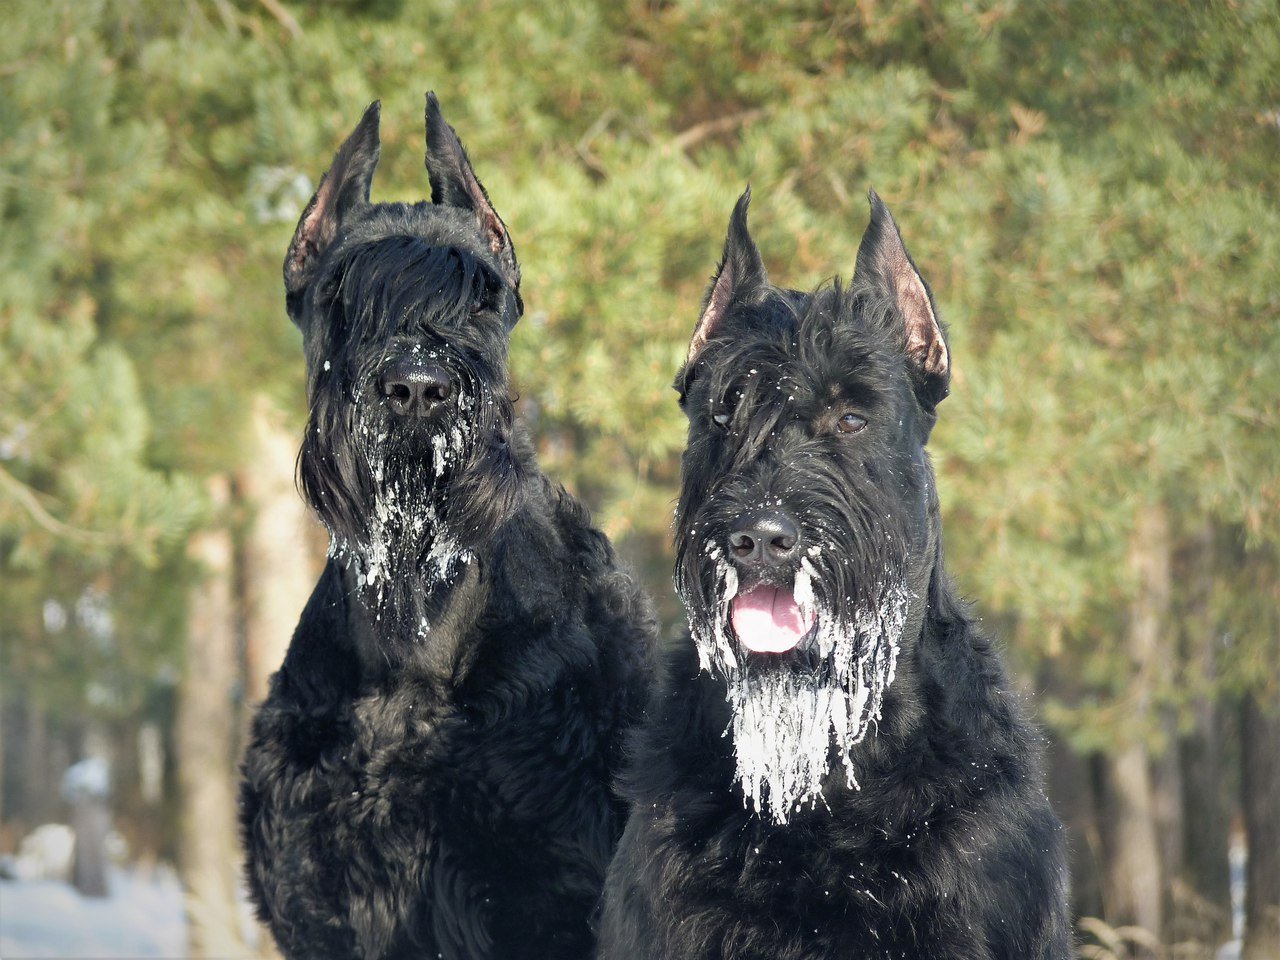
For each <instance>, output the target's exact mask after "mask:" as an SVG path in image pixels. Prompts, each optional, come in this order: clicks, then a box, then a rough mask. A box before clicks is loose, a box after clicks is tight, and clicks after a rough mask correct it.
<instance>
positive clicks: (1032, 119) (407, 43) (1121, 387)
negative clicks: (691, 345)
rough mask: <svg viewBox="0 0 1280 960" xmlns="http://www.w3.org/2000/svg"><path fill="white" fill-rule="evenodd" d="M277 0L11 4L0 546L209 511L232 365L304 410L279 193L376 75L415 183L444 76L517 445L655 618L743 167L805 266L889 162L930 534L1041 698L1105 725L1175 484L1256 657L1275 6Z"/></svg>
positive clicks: (6, 71)
mask: <svg viewBox="0 0 1280 960" xmlns="http://www.w3.org/2000/svg"><path fill="white" fill-rule="evenodd" d="M284 8H287V9H285V14H286V16H277V15H276V13H275V12H273V11H278V10H279V9H280V8H278V7H276V6H275V5H270V4H264V3H260V2H252V0H186V2H184V3H180V4H179V3H168V2H164V0H119V2H112V3H108V2H98V3H84V2H74V3H72V2H70V0H54V2H43V3H35V2H26V0H24V2H21V3H18V4H17V5H16V7H15V9H14V10H12V11H10V15H9V17H8V20H9V21H10V23H11V24H12V26H11V28H10V30H8V31H7V32H6V35H5V36H4V38H3V39H2V40H0V43H2V44H3V47H2V48H0V49H3V51H4V52H3V64H4V65H3V70H2V71H0V83H2V84H3V85H4V88H5V89H4V96H3V97H0V130H2V131H3V141H2V142H3V146H2V147H0V150H2V151H3V153H2V154H0V155H2V156H3V158H4V163H3V173H2V174H0V191H2V193H0V196H2V197H3V214H4V217H5V230H4V233H3V236H0V266H3V270H2V271H0V291H3V314H0V316H2V317H3V322H4V329H3V331H0V364H3V366H4V369H5V370H6V371H8V373H7V374H6V378H5V379H4V381H3V387H0V389H2V390H3V396H2V397H0V442H3V444H4V446H3V447H2V448H0V457H3V459H0V470H3V471H4V472H3V473H0V481H3V482H4V484H5V487H4V488H3V490H0V538H2V539H3V542H4V543H5V544H6V555H7V557H8V559H9V561H10V563H11V564H23V565H25V568H26V569H28V570H31V571H42V570H46V569H48V570H51V569H54V565H53V564H52V557H53V556H54V553H56V552H57V550H58V549H65V550H69V551H71V552H73V553H80V552H86V546H85V541H84V540H83V537H82V536H81V534H82V533H83V534H87V535H91V536H92V537H94V538H98V537H101V538H102V545H101V550H103V551H106V552H107V553H108V554H109V553H111V551H112V550H114V549H116V548H117V546H119V545H127V548H128V549H129V550H132V551H133V552H135V553H136V554H137V555H139V556H143V557H146V556H150V555H153V554H154V552H155V550H156V549H157V546H158V545H161V544H163V543H164V542H165V537H166V536H168V537H173V536H176V535H178V533H179V532H180V531H183V530H186V529H189V527H190V525H191V523H192V522H193V521H194V520H195V511H196V510H197V508H198V505H199V502H200V501H199V497H198V496H197V495H196V494H195V491H194V490H193V489H192V488H191V486H190V485H189V483H188V482H187V481H186V480H184V479H182V477H183V476H187V475H189V476H202V475H205V474H208V473H212V472H219V471H225V470H229V469H233V468H235V467H237V466H239V465H240V462H241V460H242V459H243V456H244V455H243V453H242V451H243V449H245V445H244V443H243V437H244V434H243V425H244V423H245V419H246V415H247V413H248V410H249V405H250V400H251V399H252V397H253V396H254V395H255V394H257V393H261V392H266V393H269V394H273V395H274V396H275V397H276V398H277V400H278V402H279V404H280V405H281V406H282V407H283V408H284V409H286V410H288V411H290V412H291V414H292V415H293V416H294V418H295V422H296V424H298V425H300V424H301V422H302V419H303V414H304V410H303V399H302V391H301V373H302V363H301V359H300V351H299V349H298V337H297V334H296V333H295V332H294V331H293V330H292V329H291V328H290V327H289V325H288V323H287V321H286V320H285V317H284V312H283V310H282V304H281V295H280V286H279V269H280V261H281V258H282V255H283V251H284V248H285V245H286V243H287V241H288V237H289V234H290V232H291V230H292V227H293V223H294V222H295V220H296V217H297V214H298V212H299V211H300V209H301V207H302V205H303V204H304V203H305V201H306V199H307V197H308V196H309V195H310V192H311V190H312V189H313V186H314V183H315V181H316V179H317V177H318V175H319V174H320V172H321V171H323V170H324V168H325V166H326V165H327V164H328V162H329V161H330V159H331V158H332V155H333V151H334V149H335V148H336V146H337V144H338V143H339V142H340V140H341V138H342V137H343V136H344V135H345V134H346V132H347V131H348V130H349V129H350V127H351V126H352V125H353V124H354V122H355V120H356V118H357V117H358V116H359V114H360V111H361V110H362V109H363V107H364V106H365V105H366V104H367V103H368V102H369V101H370V100H372V99H374V98H376V97H381V98H383V100H384V111H383V124H384V126H383V162H382V166H381V167H380V169H379V172H378V177H377V180H376V182H375V185H374V192H375V198H376V199H418V198H420V197H422V196H423V195H424V194H425V192H426V182H425V175H424V173H423V170H422V166H421V152H422V148H421V137H422V132H421V122H422V121H421V111H422V95H423V92H424V91H425V90H427V89H435V90H436V91H437V92H438V93H439V94H440V96H441V100H442V102H443V104H444V108H445V111H446V115H447V116H448V117H449V119H450V120H451V122H453V124H454V125H455V126H456V127H457V128H458V129H459V132H460V133H461V135H462V138H463V140H464V141H465V142H466V144H467V145H468V148H469V150H470V152H471V155H472V157H473V159H474V161H475V163H476V167H477V170H478V172H479V174H480V176H481V178H482V179H483V180H484V182H485V183H486V185H487V186H488V188H489V191H490V194H491V195H492V197H493V198H494V201H495V204H496V205H497V208H498V209H499V210H500V211H501V212H502V214H503V216H504V217H505V218H506V220H507V223H508V225H509V226H510V228H511V231H512V235H513V237H514V239H515V244H516V248H517V251H518V253H519V256H520V258H521V262H522V264H523V267H524V276H525V299H526V302H527V303H528V307H529V311H528V314H527V316H526V318H525V320H524V321H523V322H522V324H521V325H520V327H518V328H517V330H516V333H515V336H514V340H513V344H512V366H513V369H514V370H515V372H516V376H517V378H518V380H519V382H520V385H521V392H522V394H523V398H524V399H523V400H522V403H521V411H522V413H523V415H524V416H525V417H526V418H527V419H528V420H529V421H530V423H531V425H532V426H533V427H534V430H535V435H536V438H537V440H538V443H539V448H540V451H541V455H542V459H543V464H544V466H545V467H546V468H547V470H548V471H549V472H551V473H553V474H554V475H555V476H557V477H558V478H560V479H561V480H563V481H564V482H565V483H567V484H568V485H569V486H570V487H571V488H572V489H574V490H575V491H577V492H579V493H581V494H582V495H584V496H585V497H586V498H587V499H588V500H589V501H590V502H591V503H592V504H593V506H595V507H596V509H597V512H598V515H599V518H600V520H601V522H602V524H603V525H604V527H605V528H606V530H607V531H608V532H609V533H610V534H611V535H612V536H613V537H614V538H615V539H616V540H617V541H618V542H619V543H620V545H621V547H622V549H623V551H624V552H625V553H627V554H628V555H629V556H630V557H632V558H633V560H634V561H635V562H636V563H637V564H638V565H639V566H640V568H641V569H643V570H644V571H645V573H646V575H648V576H650V577H651V586H652V589H653V591H654V593H655V594H657V595H658V596H659V598H660V601H661V602H662V604H663V609H664V611H665V613H666V615H667V616H668V618H669V619H670V620H671V621H676V620H678V619H679V618H680V614H679V610H678V607H677V606H676V604H675V603H674V602H673V600H672V598H671V591H670V589H669V587H668V586H667V582H668V581H667V571H668V569H669V550H668V537H669V523H670V517H671V508H672V502H673V498H674V496H675V490H676V481H677V470H678V466H677V463H678V454H679V450H680V448H681V446H682V444H683V431H684V427H683V421H682V418H681V417H680V415H679V413H678V411H677V409H676V406H675V402H674V396H673V395H672V393H671V392H670V389H669V384H670V381H671V377H672V375H673V374H674V371H675V369H676V367H677V366H678V365H679V362H680V360H681V358H682V356H683V353H684V349H685V343H686V338H687V336H688V333H689V331H690V329H691V328H692V325H693V322H694V320H695V314H696V312H697V307H698V304H699V302H700V299H701V296H702V294H703V290H704V287H705V283H706V280H707V278H708V276H709V275H710V273H711V271H712V270H713V268H714V266H715V263H716V261H717V258H718V256H719V252H720V247H721V243H722V240H723V234H724V229H725V224H726V222H727V218H728V213H729V210H730V208H731V206H732V204H733V201H734V199H735V198H736V196H737V195H738V193H739V192H740V191H741V189H742V187H743V186H744V185H745V184H746V182H747V181H748V180H749V181H750V182H751V183H752V184H753V186H754V187H755V188H756V191H757V192H756V197H757V200H756V203H755V205H754V207H753V224H754V229H755V232H756V236H757V239H758V240H759V242H760V244H761V247H762V249H763V252H764V255H765V259H766V262H767V264H768V266H769V267H770V269H771V271H772V273H773V274H774V275H775V277H777V278H778V279H779V281H780V282H784V283H787V284H790V285H793V286H805V285H808V284H812V283H816V282H819V281H821V280H823V279H824V278H826V277H828V276H829V275H831V274H832V273H840V274H843V275H846V276H847V275H848V274H849V272H850V271H851V270H852V265H853V261H854V253H855V251H856V246H857V241H858V238H859V236H860V234H861V231H862V228H863V226H864V224H865V222H866V205H865V202H864V199H863V198H864V195H865V191H866V188H867V187H868V186H870V185H872V184H874V185H875V187H876V189H877V190H878V191H879V192H880V193H881V194H882V195H883V196H884V197H885V198H886V199H887V200H888V201H889V203H890V204H891V206H892V207H893V209H894V212H895V214H896V215H897V217H898V219H899V221H900V223H901V225H902V228H903V230H904V233H905V235H906V237H907V241H908V244H909V245H910V246H911V248H912V252H913V254H914V255H915V257H916V260H917V261H918V262H919V263H920V264H921V266H922V268H923V270H924V272H925V275H926V277H927V278H928V279H929V280H930V281H931V283H932V285H933V287H934V290H935V293H936V295H937V297H938V300H939V303H940V306H941V309H942V313H943V316H944V319H946V320H948V321H949V322H950V324H951V330H952V337H953V346H954V350H953V354H954V356H955V358H956V376H955V384H954V390H953V396H952V397H951V398H950V399H949V400H948V401H947V402H946V404H945V405H944V406H943V408H942V411H941V413H942V419H941V422H940V424H939V428H938V430H937V432H936V434H935V441H934V447H935V449H934V455H935V457H936V458H937V460H938V461H939V471H940V475H941V481H942V486H943V490H942V493H943V501H944V511H945V514H946V518H947V530H948V538H949V541H948V546H949V553H950V556H951V558H952V563H953V566H954V568H955V572H956V573H957V575H958V576H959V579H960V581H961V583H962V585H964V586H965V587H966V588H967V589H969V590H971V591H972V592H973V593H974V594H976V595H977V596H978V597H979V598H980V599H981V601H982V603H983V604H984V606H985V608H986V610H987V611H988V612H990V613H992V614H993V615H995V616H996V617H997V618H998V619H999V620H1000V621H1001V622H1002V623H1006V624H1009V626H1010V630H1011V635H1010V636H1009V637H1008V639H1009V640H1010V641H1011V645H1012V646H1013V648H1014V650H1015V652H1016V653H1017V654H1018V655H1019V656H1020V657H1022V658H1023V659H1024V660H1025V661H1026V663H1025V664H1024V665H1025V666H1028V667H1031V666H1034V665H1036V664H1038V663H1041V662H1044V661H1048V662H1049V663H1050V664H1051V665H1052V666H1055V667H1056V668H1057V669H1059V670H1061V671H1063V672H1064V673H1069V674H1070V675H1072V676H1073V677H1075V678H1077V681H1078V683H1079V684H1080V685H1081V695H1080V698H1079V699H1078V700H1076V701H1072V702H1062V703H1059V704H1056V705H1051V711H1052V712H1051V717H1052V719H1053V721H1054V723H1055V725H1058V726H1060V727H1061V728H1062V729H1064V730H1066V731H1068V732H1070V733H1071V734H1072V735H1073V736H1074V737H1075V738H1076V740H1077V742H1078V743H1088V744H1091V745H1102V746H1105V745H1106V744H1107V743H1108V742H1109V737H1110V736H1111V733H1110V730H1109V728H1108V727H1107V726H1106V722H1107V721H1105V719H1104V720H1099V718H1106V717H1108V716H1110V715H1109V714H1108V713H1107V712H1106V710H1099V709H1097V707H1098V705H1099V704H1102V705H1108V704H1110V705H1112V706H1115V705H1117V704H1120V705H1122V704H1123V698H1124V688H1125V681H1126V678H1127V677H1128V676H1129V668H1128V664H1127V658H1126V655H1125V653H1124V651H1123V644H1122V642H1121V637H1122V635H1123V631H1124V626H1125V617H1126V611H1127V609H1128V606H1129V603H1130V601H1131V599H1132V597H1133V595H1134V592H1135V590H1136V589H1137V588H1136V585H1135V583H1134V580H1133V577H1132V575H1131V573H1130V570H1129V566H1128V563H1127V557H1128V556H1129V554H1130V551H1131V548H1132V546H1133V544H1132V542H1131V541H1132V537H1133V535H1134V533H1133V528H1134V523H1133V518H1134V516H1135V512H1136V510H1137V509H1138V507H1139V506H1140V505H1141V504H1143V503H1148V502H1161V503H1163V504H1165V506H1166V507H1167V509H1168V510H1169V511H1170V512H1171V515H1172V517H1173V520H1174V527H1175V536H1177V537H1182V536H1185V535H1186V534H1188V532H1190V531H1194V530H1198V529H1200V528H1201V527H1202V525H1203V524H1204V523H1206V522H1207V523H1210V524H1213V525H1215V526H1216V527H1217V528H1218V529H1220V530H1222V531H1226V534H1224V539H1225V540H1226V541H1227V542H1228V543H1230V544H1231V546H1230V549H1229V550H1225V551H1224V552H1223V557H1224V559H1223V561H1222V562H1223V564H1224V569H1223V570H1222V572H1221V574H1220V582H1221V583H1222V585H1223V586H1222V590H1223V591H1225V593H1226V595H1227V596H1228V599H1227V600H1226V601H1223V602H1219V603H1218V606H1217V607H1216V608H1215V609H1217V610H1218V611H1219V619H1218V623H1219V627H1218V629H1220V630H1221V631H1223V632H1230V634H1231V636H1232V637H1234V638H1235V643H1234V645H1233V646H1232V651H1233V653H1232V655H1231V658H1229V659H1231V660H1232V662H1234V663H1238V664H1239V666H1238V668H1237V667H1229V669H1231V670H1233V671H1234V673H1235V675H1236V676H1238V677H1242V678H1254V679H1252V680H1248V681H1247V682H1250V683H1252V682H1256V677H1257V676H1258V674H1259V671H1258V670H1257V669H1256V664H1258V663H1262V662H1266V656H1264V654H1266V652H1267V651H1268V650H1269V649H1270V647H1269V646H1268V644H1272V643H1274V633H1275V631H1274V630H1273V629H1271V630H1270V631H1268V628H1267V627H1266V626H1264V625H1263V624H1264V623H1269V622H1270V621H1264V620H1260V619H1259V616H1260V614H1258V613H1257V611H1259V610H1264V611H1265V610H1266V609H1268V607H1267V604H1268V603H1271V604H1272V606H1274V590H1271V591H1270V592H1268V589H1269V587H1268V580H1267V576H1266V574H1265V573H1263V572H1258V571H1274V569H1275V564H1274V562H1273V558H1274V555H1275V550H1276V546H1277V543H1280V520H1278V519H1277V518H1280V458H1278V457H1277V448H1278V445H1277V439H1278V431H1277V416H1278V414H1277V406H1276V403H1275V398H1276V396H1277V395H1280V352H1277V351H1276V349H1275V343H1276V341H1277V335H1278V334H1280V300H1278V299H1277V297H1278V296H1280V292H1278V291H1280V288H1278V287H1277V284H1276V282H1275V269H1276V264H1277V263H1280V249H1278V245H1280V202H1278V199H1280V198H1277V194H1276V191H1277V180H1276V177H1275V163H1276V157H1277V155H1278V152H1277V147H1280V123H1278V113H1277V111H1280V89H1278V88H1277V82H1276V79H1275V78H1276V77H1278V76H1280V13H1278V12H1277V8H1276V7H1275V5H1274V4H1272V3H1268V2H1265V0H1242V2H1240V3H1236V4H1229V5H1228V4H1215V5H1205V4H1196V3H1191V2H1186V3H1172V4H1170V3H1116V2H1101V0H1099V2H1088V3H1075V2H1071V3H1069V2H1065V0H1058V2H1048V3H1018V2H1015V0H984V2H979V3H974V2H971V0H941V2H935V3H930V4H922V3H918V2H915V0H872V2H867V3H859V4H838V3H832V2H829V0H777V2H772V3H768V4H741V3H728V2H722V0H684V2H669V3H661V4H653V3H650V2H648V0H646V2H643V3H641V2H638V0H629V2H623V3H602V2H599V0H571V2H568V3H556V4H541V5H539V4H529V3H528V2H515V0H480V2H467V3H463V2H441V3H432V4H414V3H400V2H394V0H392V2H385V0H384V2H378V3H357V2H342V3H320V2H306V3H302V2H299V3H289V2H286V3H285V4H284ZM51 384H52V385H54V386H52V387H51V386H50V385H51ZM59 384H61V385H63V386H58V385H59ZM15 445H16V446H15ZM14 451H17V452H14ZM10 480H12V481H13V482H14V483H17V484H20V487H21V490H25V491H26V492H27V493H29V494H31V496H33V497H34V498H35V499H34V500H30V499H29V498H28V499H24V497H23V495H22V494H21V493H16V494H15V493H13V492H12V491H11V490H10V489H9V484H10ZM32 504H35V505H37V506H38V507H39V509H40V510H41V511H43V512H44V514H47V516H48V519H51V520H53V521H55V523H54V526H53V529H50V524H49V523H48V522H42V521H41V520H40V519H39V515H38V514H36V513H35V512H33V508H32ZM94 542H95V548H94V549H95V550H98V546H97V545H96V540H95V541H94ZM59 544H61V545H62V546H61V547H59V546H58V545H59ZM1231 564H1236V565H1237V566H1240V567H1241V568H1242V569H1243V568H1246V567H1247V569H1248V570H1249V571H1252V572H1250V573H1249V575H1248V576H1239V577H1238V578H1237V577H1232V573H1233V569H1232V566H1231ZM166 569H168V568H166ZM33 575H34V573H33ZM60 575H63V574H61V573H60ZM167 576H168V574H166V577H167ZM125 582H126V581H125V580H122V581H121V584H123V583H125ZM1272 582H1274V581H1272ZM1180 602H1181V600H1180V598H1179V597H1177V596H1175V600H1174V603H1175V608H1176V607H1177V605H1178V604H1179V603H1180ZM6 603H7V601H6ZM1173 613H1174V614H1175V615H1176V614H1177V609H1175V610H1174V611H1173ZM1173 642H1174V640H1173V637H1172V636H1171V637H1170V641H1169V643H1170V648H1171V649H1172V645H1173ZM1249 665H1253V666H1249ZM1241 682H1246V681H1245V680H1241Z"/></svg>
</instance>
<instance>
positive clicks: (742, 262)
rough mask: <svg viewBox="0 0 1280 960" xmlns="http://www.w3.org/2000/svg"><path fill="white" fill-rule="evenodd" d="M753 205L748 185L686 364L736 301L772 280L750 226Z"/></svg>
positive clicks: (732, 219) (731, 224)
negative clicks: (749, 213) (750, 211)
mask: <svg viewBox="0 0 1280 960" xmlns="http://www.w3.org/2000/svg"><path fill="white" fill-rule="evenodd" d="M750 205H751V187H749V186H748V187H747V189H746V190H744V191H743V192H742V196H740V197H739V198H738V202H737V204H735V205H734V208H733V215H732V216H731V217H730V218H729V235H728V237H726V238H725V242H724V256H723V257H721V258H720V266H719V267H718V268H717V269H716V275H715V277H714V278H713V279H712V281H711V287H710V289H709V290H708V291H707V296H706V299H705V300H704V301H703V303H702V316H700V317H699V318H698V325H697V326H696V327H694V329H693V339H692V340H690V341H689V355H688V357H686V358H685V366H686V368H687V367H688V366H689V364H691V363H693V361H694V358H695V357H697V355H698V354H699V353H701V352H702V348H703V347H705V346H706V345H707V341H708V340H710V339H711V338H712V337H714V336H715V335H716V333H717V330H718V328H719V326H720V324H721V323H722V322H723V320H724V317H725V315H726V314H727V313H728V312H729V310H730V308H732V306H733V304H734V303H735V302H742V301H746V300H750V299H751V298H752V297H753V296H754V295H755V294H756V292H757V291H758V290H759V289H760V288H761V287H763V286H764V285H765V284H767V283H768V282H769V277H768V275H767V274H766V273H765V269H764V261H763V260H762V259H761V258H760V249H759V248H758V247H757V246H756V242H755V240H753V239H752V238H751V231H750V230H749V229H748V228H747V207H748V206H750Z"/></svg>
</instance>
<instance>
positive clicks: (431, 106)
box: [426, 92, 524, 315]
mask: <svg viewBox="0 0 1280 960" xmlns="http://www.w3.org/2000/svg"><path fill="white" fill-rule="evenodd" d="M426 163H427V179H429V180H430V181H431V202H432V203H435V204H444V205H446V206H450V207H460V208H461V209H463V210H470V211H471V212H472V213H473V214H474V215H475V218H476V225H477V226H478V227H479V229H480V236H481V237H482V238H483V239H484V241H485V242H486V243H487V244H488V245H489V249H490V250H491V251H492V252H493V254H494V256H496V257H497V258H498V264H499V266H500V267H501V269H502V273H503V278H504V279H505V280H506V281H507V283H509V284H510V285H511V288H512V289H513V290H514V291H515V294H516V310H517V315H519V314H522V313H524V300H523V299H522V298H521V296H520V264H519V262H518V261H517V260H516V249H515V247H514V246H513V245H512V243H511V235H510V234H509V233H507V225H506V224H505V223H503V222H502V218H501V217H500V216H498V211H497V210H495V209H494V208H493V204H492V203H490V202H489V194H488V193H487V192H486V191H485V189H484V185H483V184H482V183H481V182H480V179H479V178H478V177H477V176H476V173H475V170H473V169H472V168H471V161H470V159H468V157H467V151H466V150H464V149H463V147H462V141H461V140H459V139H458V135H457V133H455V132H454V129H453V127H451V126H449V124H448V123H447V122H445V119H444V115H443V114H442V113H441V112H440V101H439V100H437V99H436V95H435V93H434V92H432V93H428V94H427V156H426Z"/></svg>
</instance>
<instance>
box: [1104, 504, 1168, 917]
mask: <svg viewBox="0 0 1280 960" xmlns="http://www.w3.org/2000/svg"><path fill="white" fill-rule="evenodd" d="M1169 561H1170V549H1169V525H1168V519H1167V517H1166V515H1165V511H1164V508H1163V506H1162V505H1160V504H1147V505H1145V506H1142V507H1140V508H1139V510H1138V515H1137V518H1136V525H1135V529H1134V538H1133V545H1132V549H1131V552H1130V563H1131V565H1132V568H1133V571H1134V575H1135V587H1136V592H1135V596H1134V600H1133V604H1132V606H1131V608H1130V614H1129V626H1128V636H1127V637H1126V646H1127V649H1128V654H1129V660H1130V664H1131V668H1132V670H1133V681H1132V683H1131V684H1130V690H1131V691H1132V697H1133V700H1132V703H1131V705H1130V706H1129V710H1128V714H1129V718H1130V719H1129V723H1128V724H1127V726H1126V729H1124V730H1121V731H1120V732H1119V733H1120V738H1121V739H1120V742H1119V743H1118V744H1117V746H1116V748H1115V750H1114V751H1112V752H1111V753H1110V754H1109V755H1108V756H1107V757H1106V758H1104V776H1103V778H1102V779H1103V811H1102V818H1101V819H1102V823H1103V827H1104V844H1105V846H1106V848H1107V851H1106V852H1107V862H1106V865H1105V867H1104V872H1103V881H1102V882H1103V890H1104V892H1105V895H1106V900H1107V911H1106V919H1107V922H1108V923H1111V924H1112V925H1113V926H1120V925H1136V926H1139V927H1142V928H1143V929H1145V930H1147V931H1149V932H1151V933H1153V934H1155V935H1156V936H1161V935H1163V933H1164V929H1165V926H1164V917H1165V912H1164V900H1165V890H1166V889H1167V884H1166V883H1165V882H1164V881H1165V878H1164V873H1163V867H1162V863H1161V857H1160V852H1161V851H1160V841H1159V837H1158V834H1157V830H1156V812H1157V803H1156V795H1155V790H1154V785H1153V781H1152V776H1151V755H1150V752H1149V750H1148V747H1147V744H1148V738H1149V737H1150V735H1151V733H1152V730H1153V728H1154V727H1155V725H1156V717H1155V716H1154V710H1155V707H1154V702H1153V701H1154V698H1155V693H1156V690H1157V689H1158V687H1159V685H1160V683H1161V681H1162V678H1163V676H1164V671H1165V669H1166V667H1165V665H1164V664H1165V663H1166V662H1167V660H1168V658H1169V654H1170V651H1169V650H1166V649H1162V647H1161V637H1162V631H1163V630H1164V627H1165V624H1166V621H1167V615H1168V609H1169V599H1170V590H1171V584H1170V569H1169V567H1170V563H1169Z"/></svg>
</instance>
